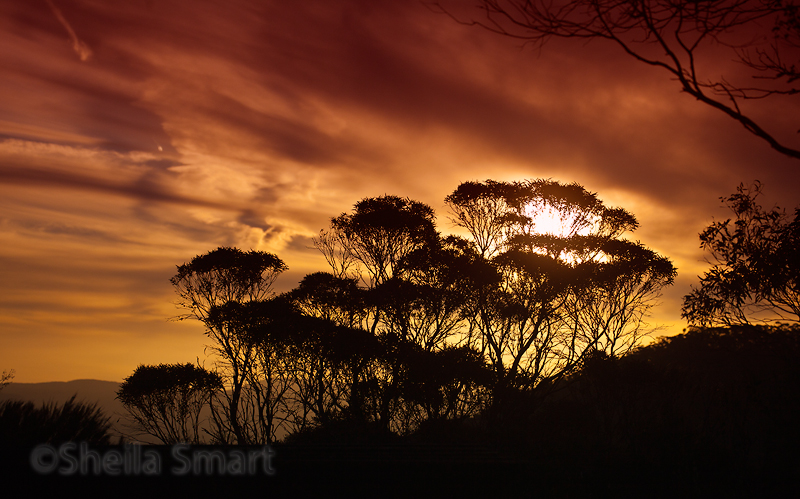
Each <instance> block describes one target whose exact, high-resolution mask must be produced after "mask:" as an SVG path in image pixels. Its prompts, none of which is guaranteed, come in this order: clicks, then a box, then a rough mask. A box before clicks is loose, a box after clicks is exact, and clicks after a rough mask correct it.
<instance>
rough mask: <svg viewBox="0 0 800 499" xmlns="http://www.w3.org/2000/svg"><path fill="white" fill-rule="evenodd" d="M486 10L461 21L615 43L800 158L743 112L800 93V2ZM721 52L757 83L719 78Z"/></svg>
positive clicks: (524, 35)
mask: <svg viewBox="0 0 800 499" xmlns="http://www.w3.org/2000/svg"><path fill="white" fill-rule="evenodd" d="M478 4H479V8H480V9H481V10H483V11H484V14H485V19H484V20H482V21H477V20H473V21H459V22H462V23H464V24H470V25H477V26H481V27H483V28H485V29H488V30H490V31H492V32H494V33H498V34H501V35H505V36H509V37H513V38H517V39H521V40H525V41H526V42H531V43H534V44H538V45H540V46H541V45H544V44H545V43H546V42H547V41H549V40H550V39H553V38H576V39H580V40H586V41H591V40H603V41H606V42H609V43H611V44H613V45H616V46H617V47H619V48H620V49H621V50H622V51H623V52H624V53H626V54H627V55H629V56H631V57H632V58H633V59H635V60H637V61H639V62H642V63H644V64H647V65H649V66H653V67H657V68H661V69H663V70H665V71H667V72H668V73H669V74H670V75H671V76H672V78H673V79H674V80H676V81H677V82H678V84H679V85H680V88H681V90H682V91H683V92H686V93H687V94H689V95H691V96H692V97H694V98H695V99H697V100H698V101H700V102H702V103H704V104H706V105H708V106H711V107H713V108H714V109H717V110H719V111H721V112H723V113H725V114H726V115H728V116H729V117H731V118H732V119H734V120H736V121H738V122H739V123H740V124H741V125H742V126H744V128H745V129H747V130H748V131H749V132H750V133H752V134H754V135H755V136H757V137H759V138H761V139H762V140H764V141H766V142H767V143H768V144H769V145H770V147H772V148H773V149H774V150H776V151H778V152H779V153H781V154H784V155H786V156H788V157H791V158H795V159H800V150H798V148H797V146H791V145H790V144H787V143H786V139H781V138H780V135H779V134H774V133H772V132H768V131H767V130H766V129H764V128H763V127H762V126H761V125H759V124H758V123H757V122H756V121H755V120H754V119H753V117H752V116H753V113H746V112H744V111H743V110H742V108H741V107H740V106H741V105H742V104H743V103H744V102H745V101H752V100H757V99H764V98H768V97H779V96H784V97H785V96H793V95H796V94H798V93H800V87H798V86H797V83H798V81H800V5H799V4H798V3H797V1H796V0H708V1H703V2H698V1H694V0H677V1H675V0H555V1H551V0H481V1H479V2H478ZM436 5H437V6H438V9H439V10H441V11H443V12H447V11H446V9H445V8H443V7H442V6H441V5H439V4H438V3H437V4H436ZM451 17H454V18H455V16H452V15H451ZM714 46H717V47H720V46H721V47H725V48H727V49H730V51H731V55H732V56H733V58H734V60H736V61H737V62H739V63H742V64H741V66H740V67H746V68H748V69H749V70H750V74H749V76H750V77H751V79H750V80H743V79H737V80H734V79H733V78H731V77H728V78H726V77H725V76H717V75H716V71H717V69H716V68H715V67H709V68H705V67H704V60H703V58H704V57H705V56H706V53H705V50H706V49H707V48H709V47H714ZM795 126H796V125H795ZM793 131H794V130H791V131H790V133H791V132H793ZM784 132H785V131H784Z"/></svg>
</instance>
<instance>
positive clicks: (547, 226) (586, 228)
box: [525, 203, 591, 237]
mask: <svg viewBox="0 0 800 499" xmlns="http://www.w3.org/2000/svg"><path fill="white" fill-rule="evenodd" d="M525 215H526V216H527V217H529V218H530V220H531V228H532V232H533V233H536V234H549V235H553V236H557V237H571V236H575V235H582V236H585V235H588V234H589V233H590V232H591V226H590V225H591V224H586V223H583V222H585V220H584V217H581V216H579V214H578V213H576V212H564V211H563V210H559V209H557V208H555V207H554V206H552V205H544V206H542V205H541V204H538V203H537V204H534V203H532V204H529V205H528V206H527V207H526V209H525Z"/></svg>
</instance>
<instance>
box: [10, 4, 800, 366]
mask: <svg viewBox="0 0 800 499" xmlns="http://www.w3.org/2000/svg"><path fill="white" fill-rule="evenodd" d="M1 3H2V9H0V67H2V71H1V72H0V96H2V98H0V283H1V284H2V286H0V341H1V342H2V348H0V370H7V369H14V370H15V371H16V378H15V381H18V382H40V381H66V380H72V379H78V378H96V379H105V380H114V381H119V380H122V378H124V377H125V376H128V375H129V374H131V372H132V371H133V369H134V368H135V367H136V366H137V365H138V364H141V363H144V364H157V363H162V362H168V363H173V362H191V361H195V360H196V359H197V358H200V359H201V360H202V359H203V358H205V354H204V345H205V344H206V343H207V341H206V338H205V337H204V335H203V328H202V327H201V326H200V325H199V324H198V323H188V322H183V323H179V322H171V321H169V320H168V319H169V318H170V317H172V316H174V315H176V314H177V313H178V310H177V309H176V308H175V307H174V305H173V302H174V293H173V290H172V288H171V285H170V283H169V278H170V277H171V276H172V275H173V274H174V272H175V266H176V265H178V264H181V263H184V262H186V261H188V260H189V259H191V258H192V257H193V256H195V255H198V254H201V253H205V252H207V251H209V250H212V249H214V248H216V247H218V246H222V245H231V246H237V247H240V248H243V249H251V248H252V249H258V250H265V251H270V252H274V253H276V254H277V255H278V256H280V257H281V258H282V259H283V260H284V261H285V262H286V263H287V264H288V265H289V268H290V270H289V271H288V272H287V273H285V274H284V275H283V276H282V277H281V279H280V280H279V281H278V288H279V291H281V290H288V289H291V288H292V287H294V286H295V285H296V284H297V282H298V281H299V280H300V279H301V278H302V277H303V276H304V275H305V274H307V273H309V272H313V271H317V270H324V269H325V264H324V260H323V259H322V257H321V256H320V255H319V254H318V253H317V252H316V250H314V249H313V248H311V237H313V236H314V235H315V234H317V233H318V232H319V230H320V229H323V228H327V226H328V222H329V220H330V218H331V217H332V216H336V215H338V214H340V213H341V212H343V211H348V210H349V209H350V208H351V207H352V205H353V204H354V203H355V202H356V201H358V200H360V199H362V198H364V197H367V196H379V195H382V194H394V195H399V196H408V197H411V198H413V199H416V200H419V201H422V202H425V203H427V204H429V205H431V206H432V207H433V208H434V209H435V210H436V211H437V214H438V217H439V229H440V230H441V231H443V232H449V231H451V229H452V227H451V224H450V223H449V222H448V218H447V212H446V209H445V206H444V201H443V200H444V198H445V196H446V195H447V194H449V193H451V192H452V191H453V190H454V189H455V188H456V187H457V186H458V184H459V183H461V182H463V181H467V180H485V179H494V180H517V179H526V178H540V177H542V178H553V179H556V180H560V181H563V182H573V181H575V182H578V183H580V184H582V185H584V186H585V187H586V188H587V189H589V190H591V191H593V192H597V193H598V196H599V197H600V198H601V199H603V200H604V201H605V202H606V204H608V205H611V206H622V207H624V208H626V209H628V210H629V211H631V212H633V213H634V214H635V215H636V216H637V217H638V219H639V221H640V224H641V228H640V229H639V231H637V233H635V234H633V235H631V237H633V238H637V239H639V240H641V241H642V242H643V243H644V244H645V245H647V246H649V247H651V248H653V249H655V250H656V251H658V252H660V253H661V254H663V255H666V256H667V257H669V258H670V259H671V260H672V261H673V263H674V264H675V266H676V267H677V268H678V278H677V280H676V283H675V285H674V286H673V287H672V288H670V289H669V290H667V292H666V293H665V295H664V296H663V299H662V301H661V304H660V305H659V306H658V307H656V308H655V309H654V310H653V317H652V320H651V322H652V323H653V324H654V325H657V324H660V325H663V326H664V329H663V330H662V333H663V334H674V333H678V332H680V331H681V330H682V329H683V328H684V327H685V324H684V323H683V321H682V320H681V318H680V304H681V297H682V296H683V295H685V294H687V293H688V292H689V290H690V286H691V285H692V284H694V283H696V282H697V275H698V274H699V273H702V271H703V270H704V269H705V268H706V265H705V264H704V262H703V258H704V255H703V253H702V251H701V250H700V249H699V240H698V237H697V234H698V232H700V231H701V230H702V229H703V228H704V227H705V226H706V225H708V224H709V223H710V222H711V221H712V219H713V218H715V217H716V218H717V219H719V218H724V217H727V213H726V211H725V210H724V209H723V208H721V207H720V202H719V197H720V196H725V195H728V194H730V193H732V192H734V190H735V187H736V186H737V185H738V184H739V183H740V182H745V183H751V182H752V181H754V180H756V179H759V180H761V181H762V182H763V184H764V190H765V194H766V195H765V198H764V199H763V203H764V204H765V205H769V206H772V205H773V204H776V203H777V204H779V205H780V206H783V207H787V208H791V209H793V208H794V207H795V206H797V205H798V204H800V202H799V201H800V199H798V187H800V163H798V162H797V161H796V160H794V161H793V160H790V159H787V158H785V157H783V156H781V155H779V154H778V153H775V152H773V151H772V150H771V149H769V148H768V147H767V146H766V145H764V144H763V143H762V142H761V141H760V140H759V139H757V138H755V137H753V136H752V135H750V134H748V133H747V132H746V131H745V130H744V129H743V128H742V127H741V126H740V125H738V124H736V123H734V122H733V121H731V120H730V119H729V118H727V117H725V116H724V115H722V114H721V113H719V112H718V111H715V110H713V109H710V108H707V107H704V106H702V105H701V104H699V103H697V102H695V101H694V99H692V98H691V97H689V96H687V95H685V94H681V93H680V92H679V88H678V86H677V84H676V83H675V82H674V81H671V80H670V79H669V76H668V75H667V74H666V73H664V72H663V71H659V70H658V69H657V68H650V67H646V66H642V65H639V64H637V63H635V62H634V61H632V60H630V59H629V58H627V57H626V56H625V55H623V54H621V53H620V52H619V51H618V50H616V49H615V48H614V47H611V46H606V45H603V44H599V43H592V44H589V45H586V44H584V43H583V42H579V41H570V40H564V41H557V42H554V43H551V44H548V45H547V46H545V47H544V49H542V50H541V51H539V50H536V49H535V48H533V47H523V46H522V45H521V44H520V42H519V41H516V40H512V39H508V38H503V37H499V36H496V35H493V34H491V33H488V32H486V31H483V30H481V29H479V28H475V27H469V26H464V25H460V24H457V23H455V22H454V21H453V20H452V19H450V18H449V17H447V16H445V15H442V14H437V13H435V12H433V11H431V10H430V9H428V8H426V7H425V5H424V4H423V3H421V2H413V1H412V2H409V1H403V0H396V1H391V0H387V1H380V2H374V1H358V0H344V1H336V2H330V1H322V0H318V1H305V2H280V1H247V0H232V1H229V2H215V1H206V0H193V1H191V2H188V1H181V0H158V1H153V0H129V1H126V2H107V1H103V0H50V1H40V2H39V1H36V2H34V1H30V2H23V1H16V0H2V2H1ZM451 4H452V7H453V9H455V10H456V11H458V12H459V13H463V14H465V15H469V13H470V12H471V10H470V9H472V2H470V1H465V2H458V1H455V2H451ZM705 55H706V56H707V63H708V64H709V67H710V68H711V71H722V70H723V69H724V70H726V71H734V72H735V71H736V70H737V69H736V66H735V64H734V63H732V62H730V61H728V60H727V59H725V58H724V56H723V57H721V56H719V54H717V53H709V54H705ZM726 74H727V73H726ZM754 105H755V104H754ZM797 111H798V107H797V104H796V101H786V102H778V103H776V104H772V103H765V102H761V103H757V107H753V113H754V115H756V116H757V117H759V118H761V119H763V120H765V124H766V125H767V127H768V128H769V127H770V126H774V128H775V129H777V130H785V129H789V130H791V131H792V133H793V132H794V130H795V129H796V128H797V127H798V125H797V124H796V123H795V124H792V122H793V121H794V120H796V118H797V116H798V112H797ZM787 124H788V125H787ZM787 127H788V128H787ZM791 127H794V128H791ZM782 138H786V139H787V140H788V141H790V142H791V141H793V143H794V144H795V147H796V144H797V142H798V137H797V136H786V137H782Z"/></svg>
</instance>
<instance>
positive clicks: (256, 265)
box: [171, 247, 287, 444]
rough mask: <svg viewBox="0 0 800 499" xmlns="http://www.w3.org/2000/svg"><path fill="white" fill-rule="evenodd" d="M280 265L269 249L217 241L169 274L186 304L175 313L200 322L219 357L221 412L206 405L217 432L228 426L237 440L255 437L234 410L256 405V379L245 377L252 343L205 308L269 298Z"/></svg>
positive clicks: (250, 362)
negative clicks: (222, 414) (213, 247)
mask: <svg viewBox="0 0 800 499" xmlns="http://www.w3.org/2000/svg"><path fill="white" fill-rule="evenodd" d="M286 268H287V267H286V264H285V263H284V262H283V261H282V260H281V259H280V258H278V257H277V256H275V255H273V254H271V253H266V252H263V251H249V252H244V251H242V250H239V249H237V248H224V247H223V248H217V249H216V250H213V251H210V252H208V253H207V254H205V255H200V256H196V257H195V258H193V259H192V261H191V262H189V263H186V264H183V265H180V266H178V273H177V274H176V275H175V276H174V277H172V279H171V282H172V284H173V286H174V287H175V290H176V292H177V293H178V296H179V302H178V306H180V307H182V308H184V309H185V310H187V313H186V314H185V315H183V316H180V317H179V318H180V319H185V318H194V319H197V320H199V321H201V322H203V324H204V325H205V326H206V333H207V335H208V336H209V338H211V339H212V340H213V342H214V344H213V345H212V347H213V349H214V351H215V352H216V353H217V355H218V356H219V359H220V364H219V365H218V366H217V372H218V373H219V374H220V375H222V378H223V383H224V384H225V390H223V391H221V392H220V396H221V397H222V398H223V399H224V406H225V408H226V409H225V410H226V411H227V414H226V417H224V418H223V417H217V416H218V415H219V413H218V411H217V407H216V405H212V414H213V415H214V418H215V421H216V422H217V424H218V427H219V428H220V432H219V435H218V437H219V438H226V439H227V436H226V432H230V433H231V434H232V435H233V436H234V438H235V439H236V441H237V442H239V443H241V444H246V443H256V442H250V441H249V440H248V438H247V435H246V434H245V432H244V430H243V428H242V421H243V419H242V418H243V416H242V415H241V414H240V413H239V411H240V409H241V407H242V404H245V403H246V404H248V405H249V407H250V409H251V410H252V409H255V410H258V409H257V406H258V405H259V404H258V402H253V401H252V400H248V398H252V397H255V398H259V397H260V396H261V395H260V394H259V393H257V391H258V390H259V385H258V384H257V383H253V382H249V381H251V380H250V379H248V378H249V377H252V371H253V367H254V363H255V362H256V352H255V350H254V346H255V345H254V344H253V343H252V341H251V339H250V338H249V337H248V336H247V335H241V334H239V332H240V329H236V328H230V327H228V326H229V325H231V324H240V322H237V321H227V320H217V321H210V320H209V317H210V314H211V312H212V310H214V308H215V307H220V306H223V305H225V304H227V303H229V302H234V303H239V304H244V303H248V302H252V301H259V300H264V299H267V298H269V297H270V296H272V295H273V294H274V293H273V291H272V285H273V283H274V282H275V279H277V277H278V275H279V274H280V273H282V272H283V271H285V270H286ZM252 390H256V393H253V392H252Z"/></svg>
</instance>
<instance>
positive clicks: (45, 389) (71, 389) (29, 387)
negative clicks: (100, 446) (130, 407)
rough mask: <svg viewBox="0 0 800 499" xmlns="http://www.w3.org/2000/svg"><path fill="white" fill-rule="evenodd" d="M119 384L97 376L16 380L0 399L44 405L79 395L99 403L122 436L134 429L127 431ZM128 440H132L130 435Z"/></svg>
mask: <svg viewBox="0 0 800 499" xmlns="http://www.w3.org/2000/svg"><path fill="white" fill-rule="evenodd" d="M119 385H120V384H119V383H117V382H115V381H100V380H96V379H77V380H74V381H52V382H48V383H16V382H12V383H10V384H9V385H8V386H6V387H5V388H3V389H2V390H0V401H2V400H23V401H30V402H33V403H34V404H36V405H37V406H40V405H42V404H45V403H50V402H53V403H56V404H63V403H64V402H66V401H67V400H69V399H70V398H72V396H73V395H75V396H76V397H75V400H76V401H79V402H86V403H89V404H97V405H98V407H100V409H102V411H103V413H105V414H106V415H107V416H109V417H110V418H111V422H112V423H113V426H112V430H113V433H114V434H115V435H117V436H121V435H126V434H130V431H126V428H125V424H124V420H125V418H126V416H127V411H126V410H125V407H123V405H122V403H121V402H120V401H119V400H117V398H116V397H117V390H119ZM126 440H132V439H131V438H126Z"/></svg>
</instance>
